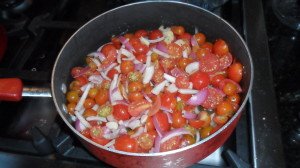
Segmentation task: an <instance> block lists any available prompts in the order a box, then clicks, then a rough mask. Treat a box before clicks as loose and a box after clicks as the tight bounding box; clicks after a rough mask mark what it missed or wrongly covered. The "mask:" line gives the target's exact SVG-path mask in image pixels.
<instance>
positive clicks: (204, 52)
mask: <svg viewBox="0 0 300 168" xmlns="http://www.w3.org/2000/svg"><path fill="white" fill-rule="evenodd" d="M208 54H210V51H209V50H208V49H206V48H199V49H198V50H197V51H196V56H197V58H198V59H199V60H200V59H201V58H202V57H204V56H206V55H208Z"/></svg>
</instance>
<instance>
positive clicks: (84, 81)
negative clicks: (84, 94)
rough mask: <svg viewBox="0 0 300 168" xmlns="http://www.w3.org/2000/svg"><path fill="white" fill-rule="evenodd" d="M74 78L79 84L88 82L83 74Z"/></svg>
mask: <svg viewBox="0 0 300 168" xmlns="http://www.w3.org/2000/svg"><path fill="white" fill-rule="evenodd" d="M75 79H76V81H78V85H79V86H83V85H85V84H87V83H88V82H89V81H88V79H87V77H85V76H79V77H77V78H75Z"/></svg>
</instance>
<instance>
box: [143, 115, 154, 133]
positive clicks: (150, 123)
mask: <svg viewBox="0 0 300 168" xmlns="http://www.w3.org/2000/svg"><path fill="white" fill-rule="evenodd" d="M145 127H146V129H147V132H149V131H155V127H154V125H153V119H152V117H148V118H147V121H146V124H145Z"/></svg>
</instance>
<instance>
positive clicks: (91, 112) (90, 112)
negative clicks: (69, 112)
mask: <svg viewBox="0 0 300 168" xmlns="http://www.w3.org/2000/svg"><path fill="white" fill-rule="evenodd" d="M96 115H97V112H96V111H95V110H93V109H91V108H90V109H86V110H85V111H84V113H83V116H84V117H85V118H86V117H90V116H96Z"/></svg>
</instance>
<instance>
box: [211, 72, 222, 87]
mask: <svg viewBox="0 0 300 168" xmlns="http://www.w3.org/2000/svg"><path fill="white" fill-rule="evenodd" d="M223 79H225V77H224V75H222V74H218V75H215V76H213V77H212V78H211V80H210V82H211V84H212V85H213V86H215V87H219V83H220V82H221V81H222V80H223Z"/></svg>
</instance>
